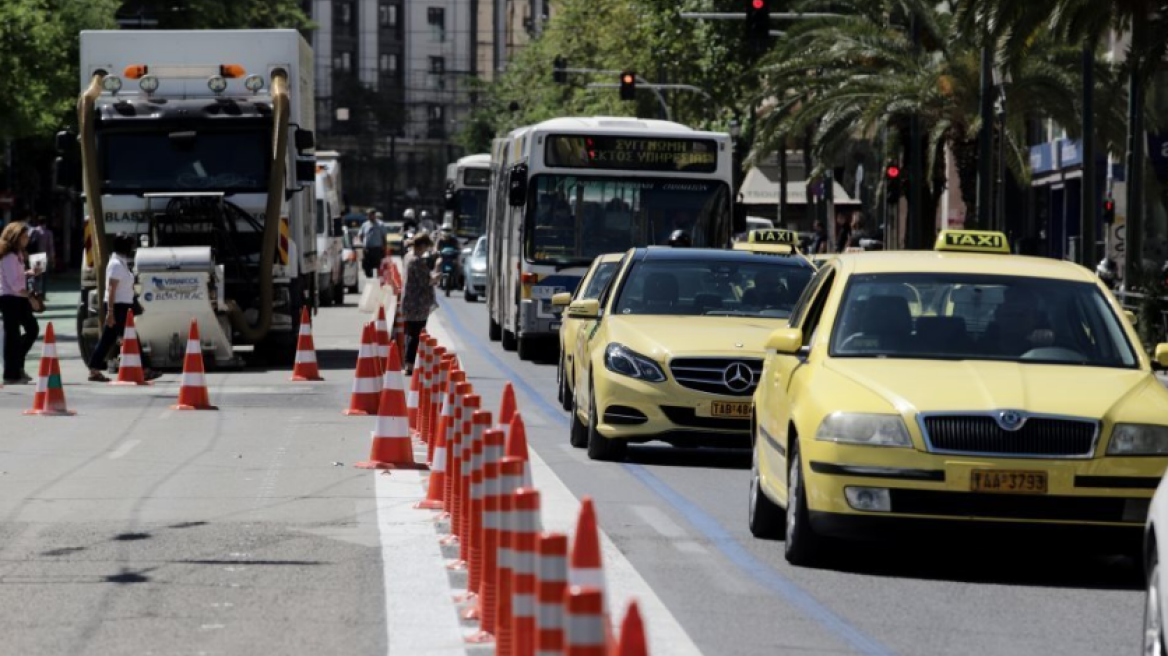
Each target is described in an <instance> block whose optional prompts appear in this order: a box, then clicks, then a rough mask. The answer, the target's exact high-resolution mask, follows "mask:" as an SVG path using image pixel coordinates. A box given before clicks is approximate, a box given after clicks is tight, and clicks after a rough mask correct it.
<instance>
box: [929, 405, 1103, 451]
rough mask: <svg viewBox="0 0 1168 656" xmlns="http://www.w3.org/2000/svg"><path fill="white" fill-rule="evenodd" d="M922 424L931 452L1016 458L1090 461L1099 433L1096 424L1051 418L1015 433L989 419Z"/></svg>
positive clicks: (1033, 420)
mask: <svg viewBox="0 0 1168 656" xmlns="http://www.w3.org/2000/svg"><path fill="white" fill-rule="evenodd" d="M922 424H923V425H924V431H925V439H926V440H927V442H928V443H929V445H930V450H931V451H944V452H951V453H977V454H987V455H990V454H992V455H1003V456H1018V457H1052V458H1083V457H1090V456H1091V455H1093V452H1094V450H1095V436H1096V434H1097V433H1098V431H1099V424H1098V422H1094V421H1087V420H1083V419H1060V418H1052V417H1028V418H1027V419H1026V421H1025V423H1023V424H1022V427H1021V428H1019V429H1018V430H1014V431H1008V430H1005V429H1004V428H1002V427H1001V426H1000V425H998V420H997V419H996V418H995V417H993V416H990V415H943V416H932V417H930V416H925V417H924V418H923V419H922Z"/></svg>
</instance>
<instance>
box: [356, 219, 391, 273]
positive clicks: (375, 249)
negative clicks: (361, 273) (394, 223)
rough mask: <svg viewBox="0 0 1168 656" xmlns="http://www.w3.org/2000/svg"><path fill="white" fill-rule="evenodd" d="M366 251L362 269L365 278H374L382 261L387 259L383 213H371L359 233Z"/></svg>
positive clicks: (362, 259)
mask: <svg viewBox="0 0 1168 656" xmlns="http://www.w3.org/2000/svg"><path fill="white" fill-rule="evenodd" d="M357 237H358V238H359V239H360V240H361V246H362V248H363V249H364V250H363V253H364V254H363V255H362V256H361V268H362V269H364V270H365V277H366V278H372V277H374V276H375V275H377V272H378V270H379V269H380V268H381V260H383V259H385V237H386V228H385V224H384V223H382V222H381V212H376V211H373V210H370V211H369V214H368V216H367V217H366V219H365V223H362V224H361V229H360V230H359V231H358V232H357Z"/></svg>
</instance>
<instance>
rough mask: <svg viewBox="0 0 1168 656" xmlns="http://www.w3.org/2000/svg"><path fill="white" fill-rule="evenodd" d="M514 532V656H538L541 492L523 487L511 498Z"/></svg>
mask: <svg viewBox="0 0 1168 656" xmlns="http://www.w3.org/2000/svg"><path fill="white" fill-rule="evenodd" d="M511 496H512V498H513V499H514V501H513V506H512V507H513V508H514V512H513V514H512V516H511V518H512V524H511V525H512V527H513V528H514V529H515V532H514V534H513V535H512V541H511V558H512V561H511V564H512V567H513V569H512V574H511V595H512V596H511V630H512V632H513V633H514V642H515V650H514V654H515V656H534V654H535V631H536V624H535V599H536V592H537V590H536V575H535V563H536V555H535V553H536V546H537V544H538V542H539V534H540V530H541V527H540V518H539V491H538V490H536V489H534V488H530V487H523V488H519V489H518V490H516V491H515V492H514V493H513V494H512V495H511Z"/></svg>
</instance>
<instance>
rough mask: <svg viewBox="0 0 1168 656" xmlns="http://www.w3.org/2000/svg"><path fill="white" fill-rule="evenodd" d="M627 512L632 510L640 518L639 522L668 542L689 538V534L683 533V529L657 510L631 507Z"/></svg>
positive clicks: (640, 506)
mask: <svg viewBox="0 0 1168 656" xmlns="http://www.w3.org/2000/svg"><path fill="white" fill-rule="evenodd" d="M629 510H632V511H633V514H634V515H636V516H637V517H640V518H641V521H643V522H645V523H646V524H648V525H649V528H651V529H653V530H654V531H657V532H658V533H660V534H661V535H662V536H663V537H666V538H669V539H670V540H679V539H681V538H688V537H689V534H688V533H686V532H685V529H684V528H682V527H681V526H680V525H679V524H678V523H677V522H675V521H673V520H672V519H670V518H669V515H666V514H665V513H663V512H661V510H660V509H659V508H655V507H653V506H642V505H635V506H631V507H630V508H629Z"/></svg>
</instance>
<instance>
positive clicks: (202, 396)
mask: <svg viewBox="0 0 1168 656" xmlns="http://www.w3.org/2000/svg"><path fill="white" fill-rule="evenodd" d="M170 409H171V410H218V409H219V408H216V407H215V406H213V405H211V399H210V398H209V396H208V394H207V374H206V370H204V369H203V346H202V341H201V340H200V339H199V322H198V321H196V320H195V319H191V331H190V333H189V334H188V335H187V352H186V356H184V357H183V373H182V385H181V386H180V387H179V388H178V403H176V404H174V405H172V406H170Z"/></svg>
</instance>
